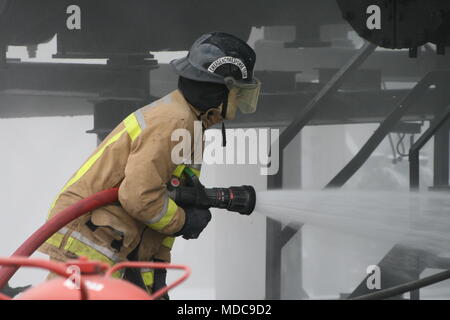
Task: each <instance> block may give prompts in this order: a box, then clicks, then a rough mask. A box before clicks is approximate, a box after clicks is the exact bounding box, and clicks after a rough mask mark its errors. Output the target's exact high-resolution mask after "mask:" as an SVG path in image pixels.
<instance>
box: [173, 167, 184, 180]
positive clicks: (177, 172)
mask: <svg viewBox="0 0 450 320" xmlns="http://www.w3.org/2000/svg"><path fill="white" fill-rule="evenodd" d="M184 168H186V166H185V165H184V164H180V165H178V166H177V167H176V168H175V170H174V171H173V172H172V175H173V176H175V177H177V178H180V177H181V175H182V174H183V171H184Z"/></svg>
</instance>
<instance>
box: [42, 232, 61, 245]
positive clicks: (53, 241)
mask: <svg viewBox="0 0 450 320" xmlns="http://www.w3.org/2000/svg"><path fill="white" fill-rule="evenodd" d="M63 238H64V235H63V234H61V233H55V234H54V235H52V236H51V237H50V238H48V239H47V241H45V243H47V244H49V245H52V246H55V247H57V248H59V246H60V245H61V242H62V241H63Z"/></svg>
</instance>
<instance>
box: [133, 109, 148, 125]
mask: <svg viewBox="0 0 450 320" xmlns="http://www.w3.org/2000/svg"><path fill="white" fill-rule="evenodd" d="M134 115H135V117H136V120H137V122H138V123H139V126H140V127H141V130H144V129H145V128H147V122H145V119H144V114H143V113H142V109H139V110H137V111H136V112H135V113H134Z"/></svg>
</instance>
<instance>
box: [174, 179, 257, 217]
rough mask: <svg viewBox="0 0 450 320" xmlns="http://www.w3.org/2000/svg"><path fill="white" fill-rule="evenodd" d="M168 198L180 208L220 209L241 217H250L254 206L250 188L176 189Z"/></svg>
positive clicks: (254, 201) (252, 192)
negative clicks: (235, 213) (241, 215)
mask: <svg viewBox="0 0 450 320" xmlns="http://www.w3.org/2000/svg"><path fill="white" fill-rule="evenodd" d="M169 196H170V197H171V198H172V199H173V200H174V201H175V202H176V203H177V204H178V205H179V206H181V207H188V206H194V207H198V208H205V209H209V208H221V209H227V210H228V211H232V212H238V213H240V214H243V215H250V214H251V213H252V212H253V210H254V209H255V205H256V192H255V189H254V188H253V187H252V186H240V187H229V188H203V187H201V188H199V187H178V188H175V189H173V190H171V191H169Z"/></svg>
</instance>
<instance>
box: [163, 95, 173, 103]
mask: <svg viewBox="0 0 450 320" xmlns="http://www.w3.org/2000/svg"><path fill="white" fill-rule="evenodd" d="M161 102H162V103H171V102H172V95H171V94H168V95H166V96H164V97H162V98H161Z"/></svg>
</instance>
